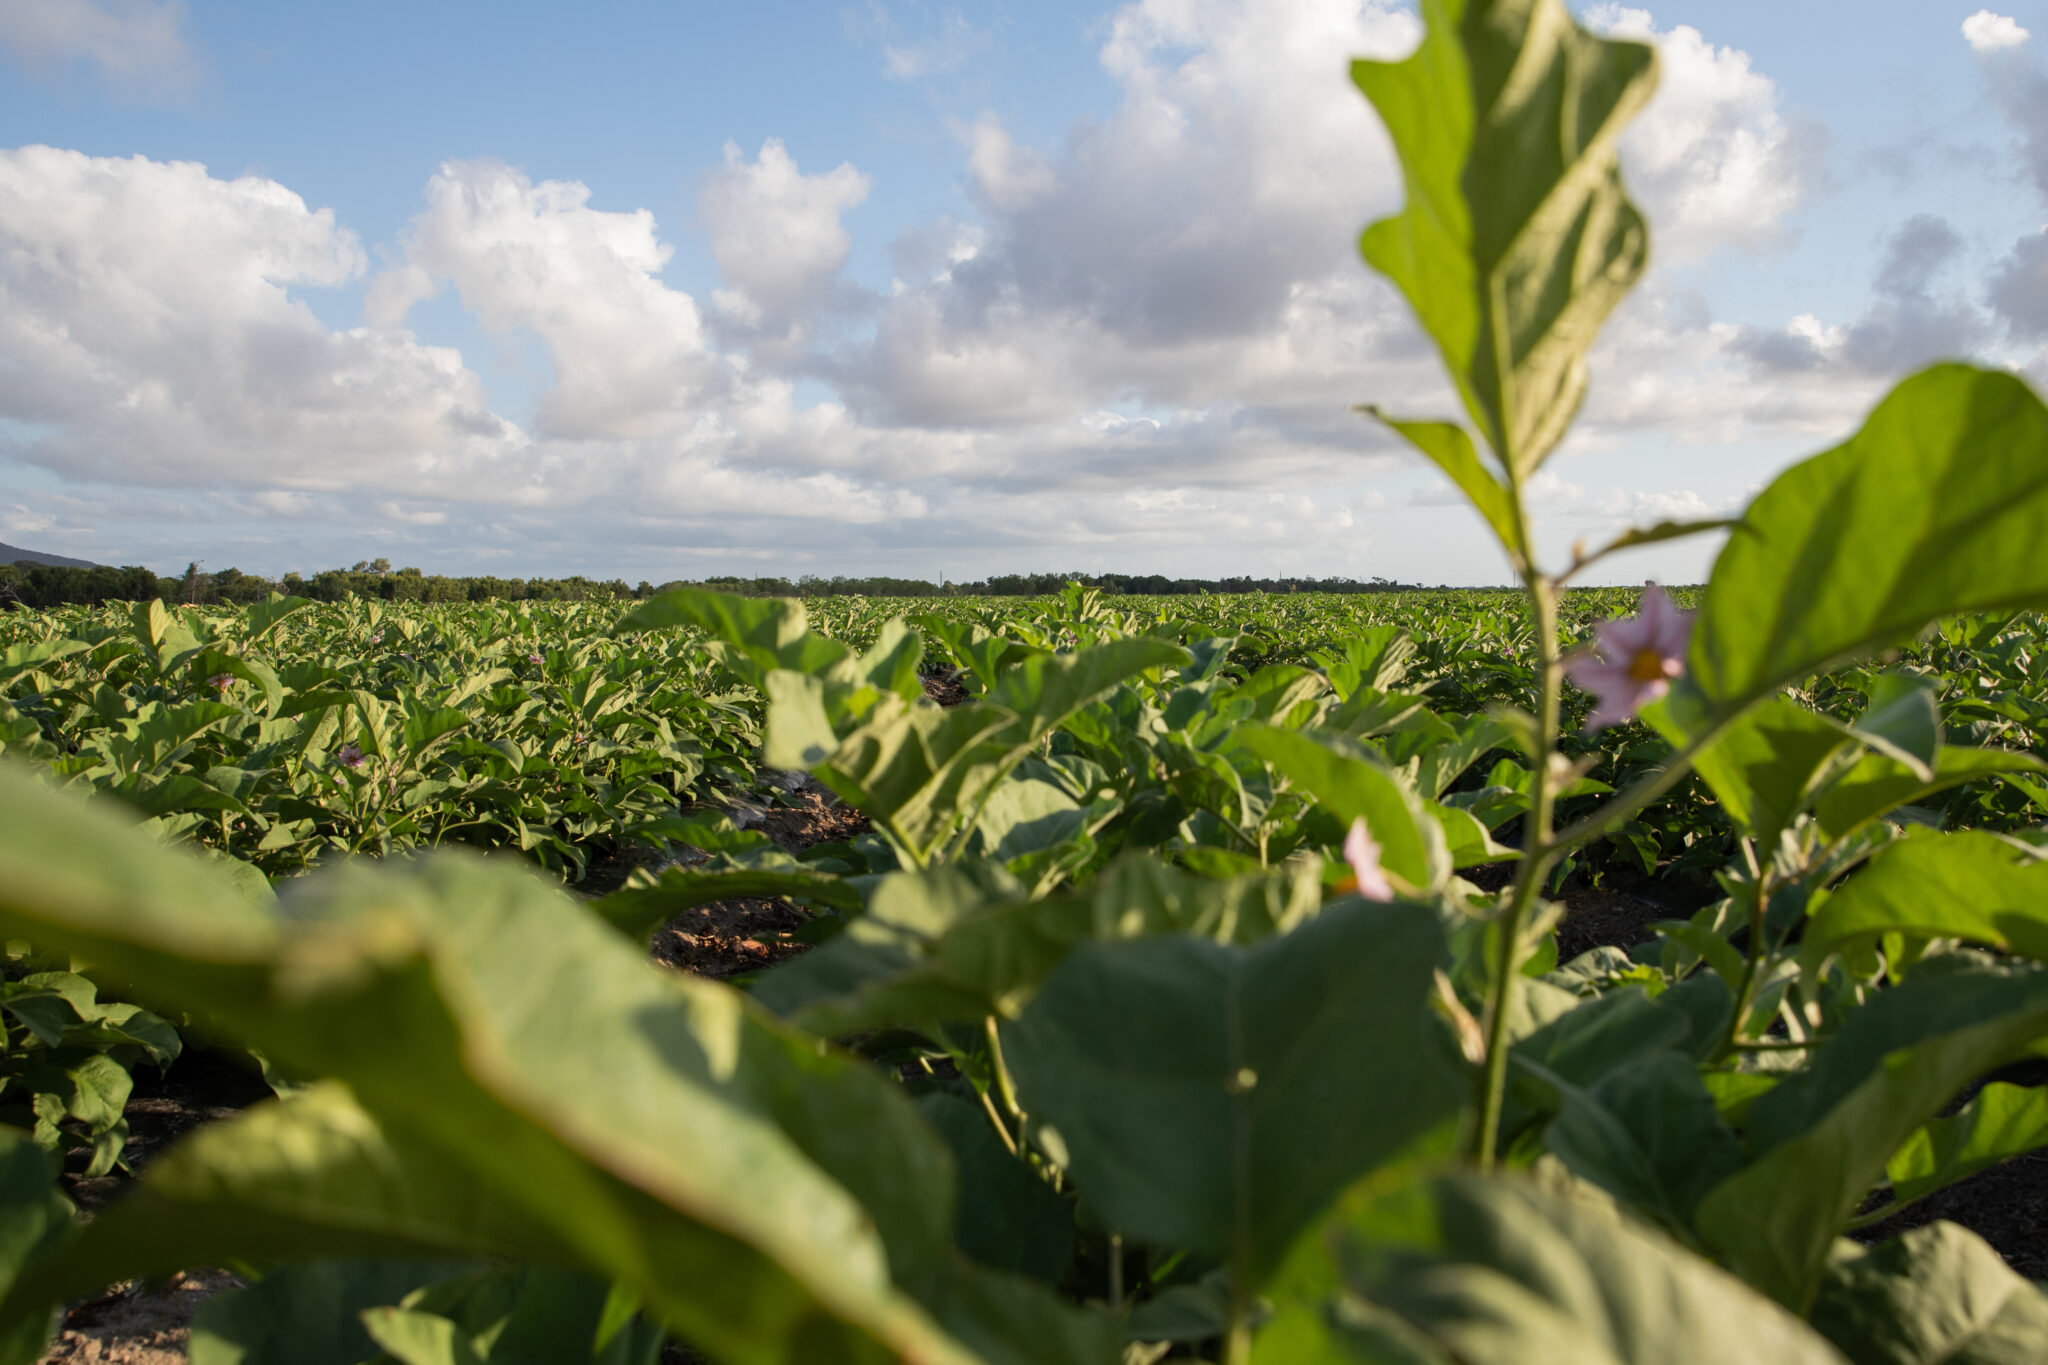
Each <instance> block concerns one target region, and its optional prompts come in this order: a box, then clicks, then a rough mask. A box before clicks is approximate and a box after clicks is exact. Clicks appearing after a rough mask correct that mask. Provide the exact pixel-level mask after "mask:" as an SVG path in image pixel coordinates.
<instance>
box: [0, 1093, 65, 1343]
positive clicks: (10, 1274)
mask: <svg viewBox="0 0 2048 1365" xmlns="http://www.w3.org/2000/svg"><path fill="white" fill-rule="evenodd" d="M56 1175H57V1172H56V1168H55V1166H54V1164H53V1163H52V1159H51V1157H50V1155H49V1153H47V1152H45V1151H44V1150H43V1149H42V1148H41V1147H39V1146H37V1145H36V1143H35V1142H34V1140H32V1139H31V1138H30V1137H29V1136H28V1134H26V1133H24V1132H22V1131H20V1130H19V1129H16V1128H10V1127H6V1126H5V1125H0V1293H4V1292H6V1291H8V1290H9V1289H10V1288H11V1287H12V1286H13V1284H14V1283H15V1282H16V1281H17V1280H19V1279H20V1277H21V1275H22V1272H23V1271H24V1270H26V1269H28V1268H29V1267H30V1266H31V1265H33V1264H34V1263H35V1262H36V1261H37V1260H39V1259H40V1258H41V1257H42V1256H44V1255H45V1254H46V1253H48V1252H49V1250H50V1249H51V1248H52V1247H53V1246H55V1245H56V1244H57V1243H58V1242H60V1241H62V1240H63V1238H64V1235H65V1234H66V1233H67V1232H69V1231H70V1228H71V1215H72V1212H73V1209H72V1207H71V1201H70V1200H69V1199H66V1198H65V1197H64V1196H63V1195H61V1194H59V1193H58V1192H57V1188H56ZM48 1323H49V1317H48V1315H47V1314H45V1315H43V1316H42V1317H40V1318H39V1319H37V1320H36V1323H35V1326H36V1327H38V1328H46V1327H47V1325H48ZM15 1340H16V1337H15V1334H14V1333H13V1332H11V1331H0V1359H5V1360H9V1361H10V1362H11V1361H12V1359H13V1357H11V1356H9V1355H7V1354H6V1350H7V1348H9V1347H11V1346H13V1345H14V1343H15ZM42 1344H43V1339H42V1337H40V1336H38V1337H37V1338H36V1340H35V1342H34V1345H35V1347H36V1349H37V1350H40V1349H41V1347H42ZM33 1358H34V1357H33V1356H31V1357H30V1359H33Z"/></svg>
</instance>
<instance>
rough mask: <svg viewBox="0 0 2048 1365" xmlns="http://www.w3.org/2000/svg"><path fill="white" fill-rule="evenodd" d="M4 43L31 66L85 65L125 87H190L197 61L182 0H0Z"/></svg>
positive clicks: (180, 90) (175, 93)
mask: <svg viewBox="0 0 2048 1365" xmlns="http://www.w3.org/2000/svg"><path fill="white" fill-rule="evenodd" d="M0 47H4V48H6V49H7V50H8V52H9V53H10V54H12V56H13V57H14V58H15V60H16V61H17V62H18V63H20V64H21V65H23V66H26V67H27V68H29V69H30V70H36V71H57V70H62V69H64V68H67V67H71V66H76V65H79V64H84V65H87V66H91V67H94V68H96V69H97V70H98V72H99V74H100V77H101V78H102V79H103V80H104V81H106V82H107V83H108V84H109V85H111V86H112V87H114V89H115V90H116V91H118V92H119V93H122V94H126V95H130V96H134V97H140V98H145V99H154V98H177V97H180V96H183V95H186V94H189V93H190V91H191V89H192V85H193V82H194V81H195V79H196V77H197V62H196V60H195V58H194V56H193V53H192V49H191V47H190V45H189V44H188V43H187V42H186V41H185V5H184V3H183V0H98V3H95V0H0Z"/></svg>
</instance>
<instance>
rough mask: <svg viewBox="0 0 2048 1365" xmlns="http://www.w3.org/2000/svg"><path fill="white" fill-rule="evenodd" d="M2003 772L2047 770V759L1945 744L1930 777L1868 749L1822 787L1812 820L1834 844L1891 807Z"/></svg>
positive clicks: (2011, 752) (1916, 802)
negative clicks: (1924, 776)
mask: <svg viewBox="0 0 2048 1365" xmlns="http://www.w3.org/2000/svg"><path fill="white" fill-rule="evenodd" d="M2000 773H2026V774H2035V773H2048V763H2043V762H2042V761H2041V760H2040V759H2038V758H2035V757H2034V756H2033V755H2032V754H2028V753H2019V752H2014V751H2010V750H2005V749H1964V748H1957V747H1956V746H1954V745H1949V744H1944V745H1942V746H1941V748H1940V751H1939V752H1938V753H1937V754H1936V755H1935V759H1934V775H1933V779H1932V780H1931V781H1930V780H1927V779H1926V778H1923V777H1922V776H1920V775H1919V774H1918V773H1916V772H1914V771H1913V769H1912V767H1911V766H1910V765H1908V764H1906V763H1902V762H1900V761H1899V760H1898V759H1895V758H1892V757H1890V756H1889V755H1886V754H1881V753H1866V754H1864V755H1863V757H1861V758H1859V759H1857V760H1856V763H1855V766H1854V767H1852V768H1850V769H1849V771H1848V772H1846V773H1844V774H1842V775H1841V776H1840V777H1838V778H1836V779H1835V780H1834V781H1833V782H1830V783H1829V784H1828V785H1827V786H1826V788H1825V789H1823V790H1822V792H1821V794H1820V796H1819V798H1818V799H1817V800H1815V801H1814V803H1813V818H1814V820H1815V821H1816V822H1817V823H1818V824H1819V825H1820V831H1821V836H1822V837H1823V838H1825V839H1827V840H1828V841H1829V842H1830V843H1832V842H1834V841H1835V840H1837V839H1840V838H1842V837H1843V836H1844V835H1846V834H1849V833H1850V832H1852V831H1853V830H1855V829H1856V827H1857V826H1859V825H1861V824H1863V823H1864V822H1865V821H1867V820H1874V819H1876V818H1877V817H1878V816H1880V815H1883V814H1884V813H1885V812H1887V811H1891V810H1895V809H1897V808H1898V807H1900V806H1917V805H1919V804H1920V803H1921V802H1922V801H1925V800H1926V799H1927V798H1928V797H1930V796H1933V795H1934V794H1935V793H1936V792H1942V791H1946V790H1948V789H1949V788H1950V787H1959V786H1961V785H1963V784H1964V783H1966V782H1976V781H1979V780H1981V779H1984V778H1987V777H1995V776H1997V775H1998V774H2000Z"/></svg>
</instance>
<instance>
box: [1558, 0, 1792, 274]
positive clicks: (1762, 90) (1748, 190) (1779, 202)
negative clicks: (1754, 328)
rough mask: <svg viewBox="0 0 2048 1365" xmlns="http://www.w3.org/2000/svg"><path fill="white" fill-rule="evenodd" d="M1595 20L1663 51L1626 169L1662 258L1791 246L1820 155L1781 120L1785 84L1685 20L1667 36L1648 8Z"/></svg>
mask: <svg viewBox="0 0 2048 1365" xmlns="http://www.w3.org/2000/svg"><path fill="white" fill-rule="evenodd" d="M1586 20H1587V23H1588V24H1589V25H1590V26H1591V27H1593V28H1594V29H1596V30H1599V31H1601V32H1604V33H1606V34H1608V35H1610V36H1613V37H1620V38H1634V39H1638V40H1640V41H1643V42H1652V43H1655V44H1656V46H1657V49H1658V56H1659V58H1660V62H1659V66H1660V71H1659V79H1658V83H1657V93H1656V95H1655V96H1654V97H1653V98H1652V99H1651V101H1650V105H1649V108H1647V109H1646V110H1644V111H1643V113H1642V115H1641V116H1640V117H1639V118H1638V119H1637V121H1636V122H1635V123H1634V124H1633V125H1632V126H1631V127H1630V128H1629V129H1628V131H1627V132H1625V133H1624V134H1623V135H1622V143H1621V147H1622V165H1623V171H1624V173H1625V175H1626V177H1627V182H1628V186H1629V190H1630V192H1631V193H1633V194H1634V195H1635V196H1636V197H1637V198H1638V199H1640V200H1641V202H1642V204H1643V206H1644V209H1645V211H1646V212H1647V213H1648V215H1649V218H1650V222H1651V244H1652V247H1653V248H1654V250H1655V253H1656V255H1657V257H1658V258H1659V259H1666V258H1668V259H1673V260H1690V259H1696V258H1699V257H1702V256H1706V255H1710V254H1711V253H1713V252H1714V251H1716V250H1718V249H1719V248H1721V247H1723V246H1733V247H1736V248H1737V249H1739V250H1743V251H1752V252H1754V251H1768V250H1773V249H1776V248H1779V247H1782V246H1784V245H1785V244H1786V235H1787V234H1786V228H1785V219H1786V218H1787V217H1788V216H1789V215H1790V214H1791V213H1792V211H1793V210H1794V209H1796V208H1797V207H1798V206H1799V204H1800V202H1801V200H1802V199H1803V198H1804V197H1805V192H1806V184H1807V182H1808V180H1809V179H1810V178H1811V168H1810V163H1811V161H1812V159H1813V149H1812V148H1811V147H1810V146H1809V145H1808V139H1806V138H1803V137H1801V136H1800V135H1798V134H1797V133H1795V131H1794V129H1792V128H1791V127H1790V126H1788V125H1787V124H1786V122H1785V121H1784V119H1783V118H1782V117H1781V116H1780V114H1779V112H1778V104H1779V95H1778V87H1777V85H1776V84H1775V83H1774V82H1773V81H1771V80H1770V79H1769V78H1768V77H1766V76H1764V75H1762V74H1761V73H1759V72H1758V71H1756V70H1755V69H1754V67H1753V66H1752V65H1751V63H1750V58H1749V54H1748V53H1746V52H1742V51H1739V50H1737V49H1735V48H1730V47H1716V46H1715V45H1714V44H1713V43H1711V42H1708V41H1707V39H1706V38H1705V37H1703V36H1702V35H1701V33H1700V31H1699V30H1698V29H1696V28H1693V27H1691V26H1689V25H1685V24H1680V25H1678V26H1677V27H1675V28H1672V29H1669V30H1667V31H1659V30H1658V29H1657V27H1656V21H1655V19H1654V18H1653V17H1652V15H1651V14H1650V12H1649V11H1648V10H1644V9H1631V8H1625V7H1623V6H1621V5H1616V4H1601V5H1595V6H1594V7H1593V8H1592V9H1591V10H1589V11H1588V12H1587V15H1586Z"/></svg>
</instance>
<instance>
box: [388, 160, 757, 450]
mask: <svg viewBox="0 0 2048 1365" xmlns="http://www.w3.org/2000/svg"><path fill="white" fill-rule="evenodd" d="M426 198H427V207H426V210H425V211H424V212H422V213H421V214H420V215H419V216H418V217H416V218H414V219H413V220H412V223H411V225H410V226H409V227H408V228H407V230H406V240H405V261H404V264H403V265H401V266H398V267H394V269H393V270H392V271H391V272H387V274H386V275H385V277H384V278H383V279H381V280H380V281H379V282H378V286H377V288H375V289H374V290H373V294H372V300H371V302H372V305H373V309H374V311H373V321H376V322H378V323H379V324H380V325H382V326H386V327H390V326H393V325H396V323H397V322H398V321H399V320H400V319H402V318H403V316H404V313H405V310H406V308H408V307H409V306H410V305H411V303H412V302H413V301H415V300H416V299H418V298H419V297H422V296H423V294H424V293H425V292H426V291H427V290H429V289H431V288H433V287H435V286H436V285H438V283H439V282H441V281H447V282H450V283H452V284H453V285H454V286H455V288H456V290H457V291H458V292H459V293H460V294H461V296H462V302H463V306H464V307H466V308H468V309H469V311H470V312H472V313H474V314H475V315H476V317H477V320H478V321H479V322H481V323H482V324H483V325H484V326H485V327H486V328H488V329H489V330H491V331H493V332H497V333H501V334H510V333H517V332H522V331H525V332H531V333H532V334H533V335H535V336H538V337H539V338H540V339H541V340H542V341H543V342H545V343H546V345H547V348H548V353H549V355H550V357H551V358H552V360H553V364H554V385H553V387H552V388H550V389H549V390H548V391H547V393H546V394H545V395H544V396H543V398H542V400H541V403H540V408H539V412H538V414H537V421H538V424H539V427H540V429H541V431H542V432H543V433H544V434H546V435H550V436H556V437H566V438H592V437H645V436H654V435H659V434H663V433H668V432H673V431H675V430H677V429H678V428H679V427H683V426H686V425H688V424H689V423H690V422H691V421H693V420H694V419H696V418H697V417H698V416H699V415H700V414H701V412H702V411H703V409H704V407H705V405H706V404H707V403H709V402H712V401H715V400H716V398H717V397H718V396H719V395H720V394H721V393H722V392H723V391H724V389H725V387H726V386H727V384H728V383H729V382H730V373H729V367H728V366H727V365H726V364H725V363H724V362H723V361H721V360H720V359H719V358H718V357H717V356H715V355H713V354H712V353H711V351H710V350H709V347H708V341H707V338H706V335H705V329H704V323H703V318H702V316H701V314H700V313H699V311H698V308H697V303H696V300H694V299H692V298H691V297H690V296H689V295H688V294H687V293H684V292H682V291H680V290H676V289H671V288H669V287H668V286H667V285H666V284H664V283H663V282H662V279H661V270H662V267H663V266H664V265H666V264H667V263H668V259H669V256H670V254H671V251H672V248H671V247H669V246H668V245H666V244H665V243H663V242H662V241H661V240H660V238H659V237H658V236H657V235H656V232H655V225H654V215H653V214H652V213H651V212H649V211H648V210H646V209H636V210H634V211H633V212H630V213H619V212H607V211H604V210H600V209H594V208H592V207H590V189H589V188H588V187H587V186H585V185H583V184H581V183H579V182H576V181H572V180H545V181H542V182H541V183H539V184H535V183H534V182H533V181H532V180H531V179H529V178H528V177H527V175H526V173H525V172H524V171H521V170H518V169H516V168H514V167H511V166H506V165H502V164H500V163H498V162H492V161H450V162H446V163H444V164H443V165H442V167H441V169H440V170H439V171H437V172H436V173H435V175H434V177H433V179H432V180H430V181H429V182H428V183H427V190H426Z"/></svg>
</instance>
